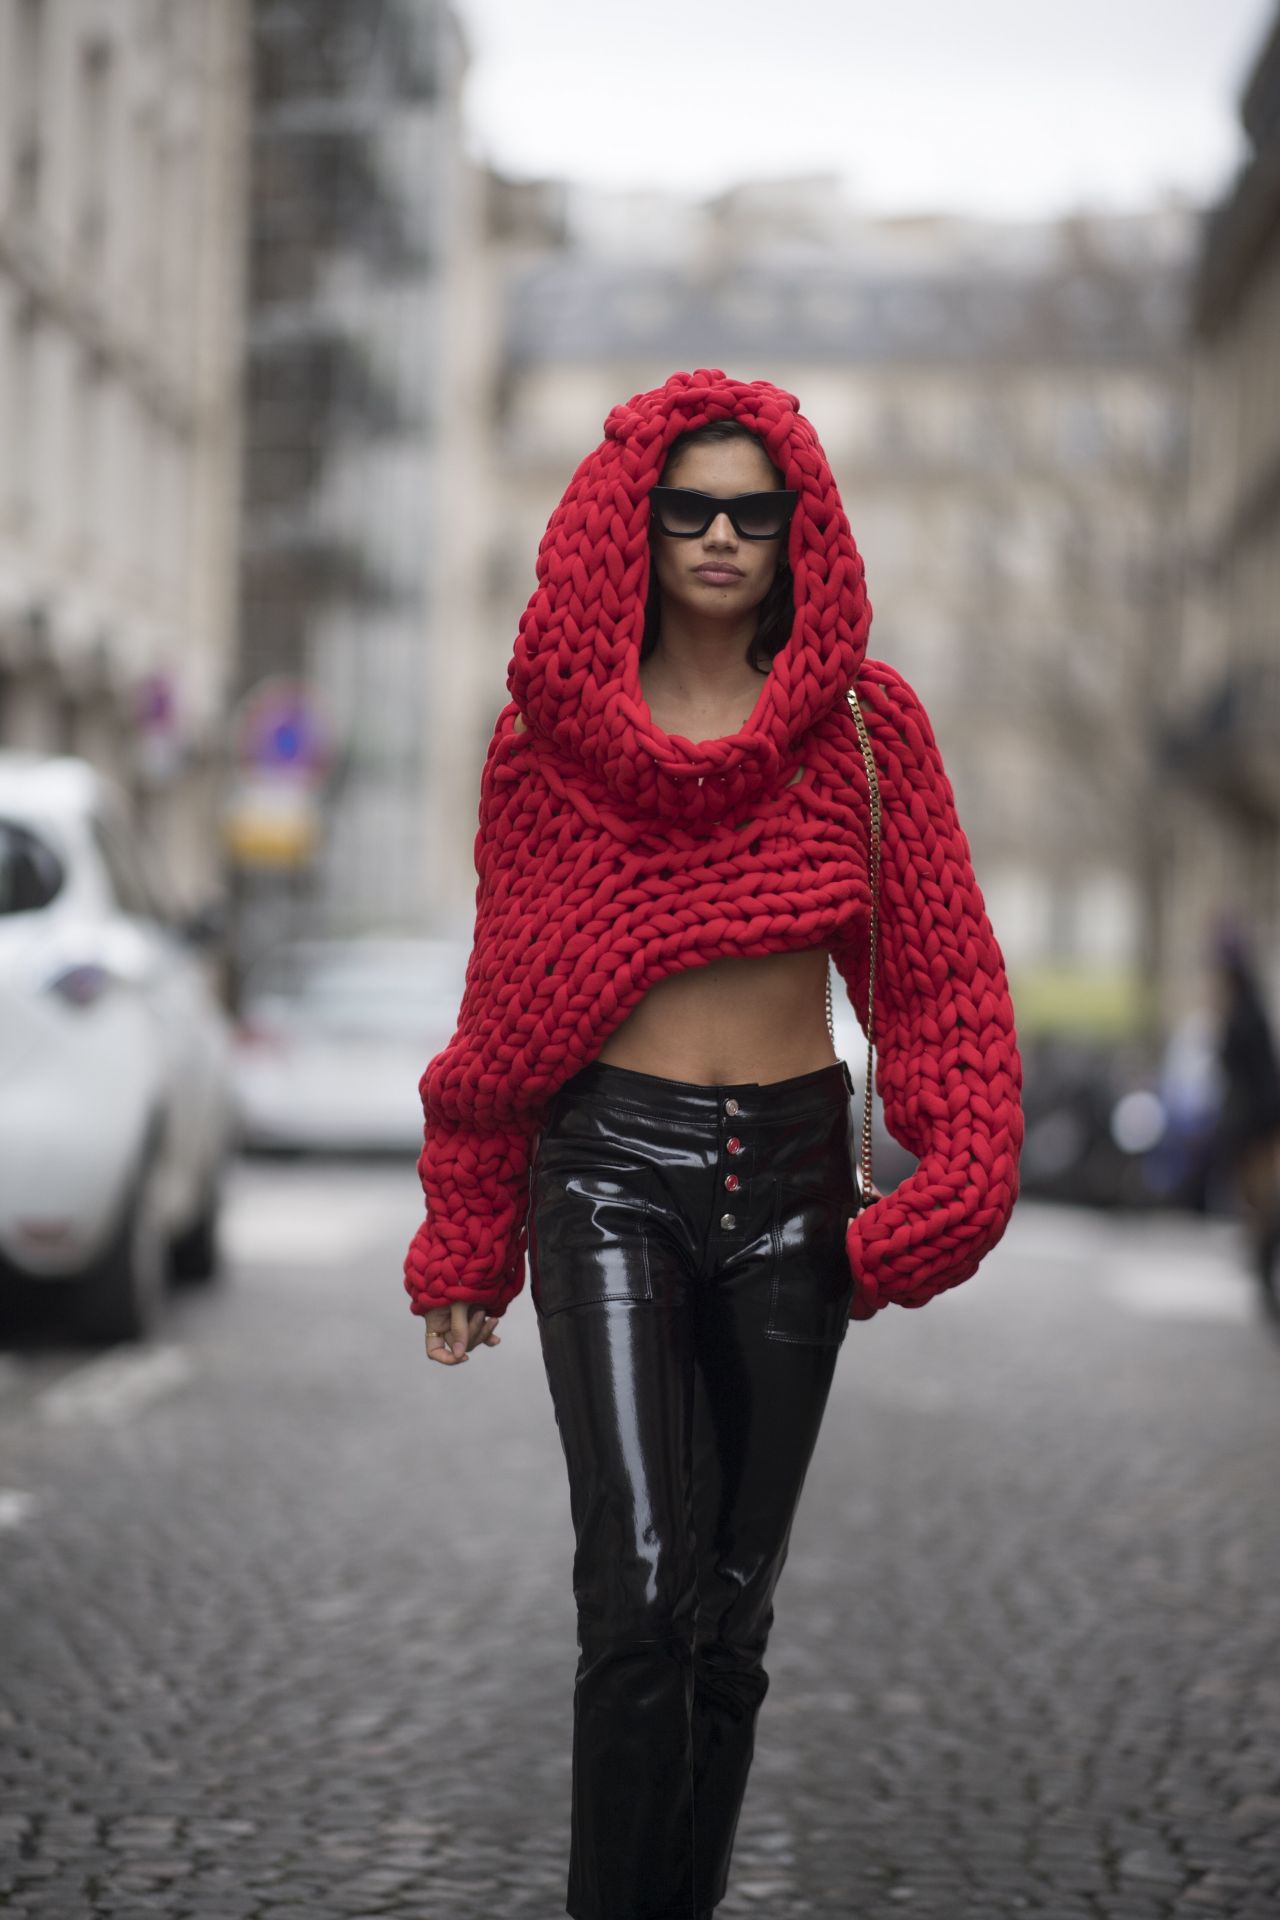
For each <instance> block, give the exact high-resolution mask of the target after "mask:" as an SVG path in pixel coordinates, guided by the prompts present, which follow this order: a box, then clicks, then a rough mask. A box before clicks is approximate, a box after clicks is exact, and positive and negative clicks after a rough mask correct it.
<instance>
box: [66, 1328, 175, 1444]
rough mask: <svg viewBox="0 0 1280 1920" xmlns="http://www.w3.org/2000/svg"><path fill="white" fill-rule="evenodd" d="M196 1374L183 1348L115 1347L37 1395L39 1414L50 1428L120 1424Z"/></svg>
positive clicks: (173, 1390)
mask: <svg viewBox="0 0 1280 1920" xmlns="http://www.w3.org/2000/svg"><path fill="white" fill-rule="evenodd" d="M194 1373H195V1368H194V1367H193V1365H192V1363H191V1360H190V1359H189V1357H188V1356H187V1354H186V1353H185V1352H184V1351H183V1349H182V1348H181V1347H176V1346H173V1347H152V1348H148V1349H147V1350H146V1351H145V1352H142V1353H139V1352H136V1351H134V1350H132V1349H126V1348H113V1349H112V1350H111V1352H109V1353H104V1354H102V1355H100V1356H99V1357H98V1358H97V1359H94V1360H90V1361H88V1362H87V1363H86V1364H85V1365H84V1366H82V1367H76V1368H75V1369H74V1370H73V1371H72V1372H71V1373H67V1374H64V1375H63V1377H62V1379H61V1380H59V1381H57V1383H56V1384H55V1385H54V1386H52V1387H46V1388H45V1390H44V1392H43V1393H40V1394H37V1395H36V1399H35V1408H36V1413H37V1415H38V1417H39V1418H40V1419H41V1420H43V1421H45V1422H46V1423H47V1424H48V1425H50V1426H72V1425H78V1424H80V1423H82V1422H83V1423H87V1424H94V1425H100V1426H120V1425H121V1424H122V1423H123V1422H124V1421H126V1420H132V1419H133V1418H134V1416H135V1415H136V1414H139V1413H141V1412H143V1411H144V1409H145V1408H147V1407H149V1406H153V1405H154V1404H155V1402H156V1401H157V1400H160V1399H163V1398H164V1396H165V1395H166V1394H169V1393H173V1392H175V1391H176V1390H177V1389H178V1388H179V1387H184V1386H186V1384H187V1382H188V1381H189V1380H191V1379H192V1378H193V1376H194Z"/></svg>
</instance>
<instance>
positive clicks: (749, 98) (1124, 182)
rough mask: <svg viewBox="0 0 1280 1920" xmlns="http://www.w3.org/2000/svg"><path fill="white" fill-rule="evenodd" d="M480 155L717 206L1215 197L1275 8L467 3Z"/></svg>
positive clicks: (1052, 208) (730, 0)
mask: <svg viewBox="0 0 1280 1920" xmlns="http://www.w3.org/2000/svg"><path fill="white" fill-rule="evenodd" d="M454 3H455V5H456V7H457V10H458V12H459V13H460V15H461V17H462V20H463V23H464V29H465V31H466V33H467V37H468V40H469V42H470V45H471V47H472V50H473V65H472V70H471V74H470V77H469V79H468V82H467V91H466V107H467V117H468V123H469V126H470V129H471V133H470V144H471V147H472V150H473V151H474V152H475V153H476V154H477V156H479V157H481V158H483V159H486V160H489V161H491V162H493V163H494V164H495V165H497V166H499V167H501V168H502V169H503V170H504V171H506V172H509V173H512V174H516V175H518V176H530V175H534V176H537V175H552V176H557V177H564V178H568V179H572V180H578V181H585V182H589V183H590V184H592V185H594V186H651V187H675V188H684V189H688V190H689V191H691V192H694V193H698V194H702V193H710V192H715V191H716V190H718V189H719V188H721V187H724V186H726V185H728V184H730V183H731V182H733V181H735V180H741V179H752V178H759V177H761V176H770V175H775V174H784V175H786V174H793V173H808V172H814V171H820V172H829V171H830V172H835V173H837V174H839V175H840V176H842V178H843V179H844V181H845V182H846V184H847V186H848V188H849V190H850V192H851V194H852V195H853V197H854V198H855V200H856V201H857V202H858V203H859V204H861V205H862V206H864V207H865V208H866V209H867V210H868V211H872V212H877V213H885V212H893V213H896V212H920V211H947V212H974V213H980V214H981V213H985V214H993V215H997V216H1000V215H1007V216H1013V217H1017V216H1020V215H1028V216H1034V215H1037V214H1041V213H1053V212H1057V211H1060V210H1062V209H1063V208H1064V207H1068V206H1078V205H1087V206H1091V207H1097V208H1107V209H1116V210H1118V209H1124V208H1130V207H1137V206H1141V205H1144V204H1147V203H1148V202H1149V201H1150V199H1151V198H1152V197H1153V196H1156V195H1158V194H1160V193H1161V192H1162V191H1164V190H1167V189H1175V190H1181V191H1183V192H1185V193H1189V194H1190V195H1192V196H1193V197H1194V198H1196V199H1197V200H1205V199H1210V198H1213V197H1215V196H1216V195H1217V193H1218V192H1219V191H1220V190H1221V189H1222V187H1223V186H1224V185H1225V184H1226V182H1227V181H1228V180H1229V179H1230V177H1231V175H1232V173H1233V171H1234V168H1235V166H1236V164H1237V163H1238V161H1239V159H1240V157H1241V156H1242V154H1243V152H1244V144H1243V137H1242V135H1241V132H1240V128H1239V119H1238V114H1237V106H1236V103H1237V99H1238V96H1239V92H1240V86H1241V83H1242V81H1243V78H1244V76H1245V74H1246V73H1247V72H1248V70H1249V68H1250V66H1251V64H1252V60H1253V57H1254V55H1255V54H1256V52H1257V51H1258V49H1259V48H1260V46H1261V44H1262V42H1263V40H1264V38H1265V36H1266V33H1267V31H1268V29H1269V26H1270V23H1271V21H1272V19H1273V18H1274V17H1275V13H1276V0H876V4H875V5H871V4H870V3H869V0H716V3H715V4H709V0H643V4H637V3H636V0H628V4H625V5H616V4H614V5H611V4H610V0H454Z"/></svg>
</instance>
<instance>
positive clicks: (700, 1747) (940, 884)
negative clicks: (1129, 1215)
mask: <svg viewBox="0 0 1280 1920" xmlns="http://www.w3.org/2000/svg"><path fill="white" fill-rule="evenodd" d="M797 408H798V402H797V401H796V399H795V397H794V395H791V394H788V393H786V392H784V391H783V390H781V389H780V388H778V387H775V386H772V385H770V384H769V383H768V382H767V381H764V380H755V381H749V382H741V381H736V380H731V379H728V378H727V377H726V376H725V375H724V374H723V373H721V372H719V371H708V370H705V369H704V370H701V371H699V372H697V373H692V374H689V373H677V374H673V375H672V376H671V378H670V379H669V380H668V381H667V382H666V384H665V385H664V386H663V387H660V388H658V389H656V390H654V391H653V392H650V393H644V394H637V395H635V396H634V397H633V398H632V399H631V400H630V401H629V402H628V403H627V404H626V405H619V406H616V407H614V408H613V409H612V411H611V412H610V414H609V416H608V418H607V420H606V421H605V438H604V440H603V442H602V444H601V445H600V446H599V447H597V448H596V449H595V450H594V451H593V452H592V453H590V454H589V455H588V456H587V457H586V458H584V459H583V461H582V462H581V463H580V465H579V466H578V468H577V470H576V472H575V473H574V475H573V478H572V480H571V481H570V483H569V486H568V489H567V490H566V492H565V494H564V497H563V499H562V500H561V502H560V504H559V506H558V507H557V508H556V510H555V512H554V513H553V514H552V516H551V520H550V523H549V524H548V527H547V531H546V535H545V537H544V539H543V541H542V543H541V546H540V548H539V552H538V563H537V578H538V586H537V589H536V591H535V593H534V594H533V597H532V598H531V600H530V602H529V605H528V608H527V609H526V612H525V614H524V616H523V618H522V620H521V623H520V632H519V635H518V638H517V641H516V647H515V654H514V657H513V659H512V661H511V664H510V666H509V668H508V674H507V686H508V689H509V691H510V693H511V695H512V698H511V700H510V702H509V703H508V704H507V705H506V706H504V707H503V709H502V711H501V713H500V714H499V716H498V722H497V726H496V729H495V732H494V735H493V738H492V741H491V743H490V747H489V752H488V755H487V757H486V761H485V768H484V773H483V776H482V780H481V793H480V831H479V834H478V836H477V840H476V862H477V869H478V875H479V883H480V884H479V888H478V891H477V908H476V933H475V946H474V952H473V955H472V960H471V964H470V966H469V968H468V976H467V987H466V991H465V993H464V996H463V1002H462V1007H461V1011H460V1015H459V1022H458V1030H457V1032H456V1034H455V1035H454V1038H453V1039H452V1041H451V1042H450V1044H449V1046H448V1047H447V1048H446V1049H445V1050H444V1051H443V1052H442V1053H441V1054H439V1055H437V1056H436V1058H435V1059H433V1060H432V1061H431V1062H430V1063H429V1065H428V1067H427V1069H426V1072H425V1073H424V1074H423V1076H422V1081H421V1092H422V1097H423V1105H424V1111H425V1116H426V1133H425V1142H424V1147H423V1152H422V1156H421V1159H420V1162H419V1171H420V1173H421V1176H422V1182H423V1187H424V1190H425V1193H426V1198H427V1216H426V1219H425V1221H424V1222H423V1224H422V1226H421V1227H420V1229H419V1231H418V1233H417V1234H415V1236H414V1240H413V1244H412V1246H411V1247H410V1249H409V1253H408V1256H407V1258H406V1262H405V1283H406V1286H407V1288H408V1291H409V1293H410V1296H411V1299H412V1303H413V1310H414V1311H415V1312H416V1313H419V1314H421V1315H422V1316H423V1317H424V1319H425V1321H426V1344H427V1352H428V1355H429V1356H430V1357H431V1358H433V1359H435V1360H438V1361H439V1362H440V1363H441V1364H444V1365H457V1364H464V1363H465V1362H466V1359H467V1357H468V1354H469V1352H470V1350H471V1349H472V1348H474V1347H476V1346H478V1345H480V1344H485V1343H487V1344H489V1345H492V1344H494V1343H495V1342H496V1341H497V1339H498V1337H499V1336H498V1335H497V1333H496V1332H495V1331H494V1329H495V1326H496V1323H497V1320H498V1319H499V1318H500V1317H501V1315H502V1314H503V1313H504V1312H505V1311H506V1309H507V1307H508V1306H509V1304H510V1302H511V1300H512V1299H513V1298H514V1297H515V1295H516V1294H517V1293H518V1292H519V1291H520V1288H521V1286H522V1284H523V1279H524V1271H523V1264H524V1263H523V1256H524V1252H525V1249H526V1246H527V1249H528V1254H529V1271H530V1292H531V1295H532V1300H533V1306H534V1309H535V1312H536V1315H537V1323H538V1333H539V1338H540V1342H541V1348H542V1356H543V1361H544V1365H545V1369H546V1375H547V1380H548V1384H549V1387H550V1392H551V1397H552V1402H553V1406H554V1411H555V1418H556V1421H557V1424H558V1428H559V1434H560V1439H561V1443H562V1447H563V1451H564V1455H565V1460H566V1463H567V1467H568V1478H569V1499H570V1509H571V1514H572V1519H573V1525H574V1531H575V1539H576V1551H575V1556H574V1563H573V1591H574V1596H575V1599H576V1603H577V1617H578V1641H579V1655H580V1657H579V1661H578V1670H577V1680H576V1686H575V1691H574V1735H573V1785H572V1831H571V1837H570V1859H569V1877H568V1890H567V1911H568V1912H569V1913H570V1914H571V1915H573V1916H575V1920H621V1917H622V1916H623V1915H626V1916H628V1920H646V1917H649V1920H659V1917H660V1916H664V1917H665V1916H674V1915H677V1914H678V1915H681V1916H684V1917H685V1920H694V1917H695V1916H699V1917H703V1916H706V1915H708V1914H710V1912H711V1911H712V1909H713V1908H714V1907H715V1906H716V1904H717V1903H718V1902H719V1901H720V1900H721V1899H722V1897H723V1896H724V1893H725V1889H726V1885H727V1882H728V1875H729V1863H730V1855H731V1852H732V1849H733V1844H734V1836H735V1831H736V1828H737V1823H738V1815H739V1811H740V1808H741V1805H742V1799H743V1794H744V1792H745V1789H746V1784H747V1776H748V1772H749V1770H750V1766H751V1761H752V1754H753V1748H754V1741H755V1729H756V1720H757V1716H758V1713H759V1710H760V1706H761V1703H762V1701H763V1699H764V1695H765V1692H766V1689H767V1687H768V1684H769V1679H768V1675H767V1673H766V1671H765V1668H764V1654H765V1649H766V1645H767V1642H768V1638H769V1634H770V1630H771V1626H772V1622H773V1599H774V1592H775V1588H776V1586H777V1582H778V1578H779V1575H780V1573H781V1571H782V1567H783V1563H784V1561H785V1559H786V1556H787V1551H788V1544H789V1540H790V1535H791V1528H792V1522H793V1520H794V1517H795V1514H796V1510H797V1506H798V1502H799V1498H800V1492H801V1487H802V1485H803V1482H804V1479H805V1475H806V1471H807V1468H808V1464H809V1460H810V1457H811V1455H812V1452H813V1448H814V1445H815V1443H816V1441H817V1437H818V1432H819V1427H820V1425H821V1422H822V1418H823V1413H824V1409H825V1406H826V1402H827V1398H828V1393H829V1389H830V1387H831V1384H832V1379H833V1375H834V1371H835V1367H836V1362H837V1359H838V1356H839V1351H840V1347H841V1344H842V1342H843V1340H844V1337H845V1334H846V1333H847V1331H848V1324H849V1321H850V1319H851V1318H852V1319H856V1320H859V1321H861V1320H867V1319H870V1318H871V1317H872V1315H873V1314H875V1313H876V1312H877V1311H878V1310H879V1309H880V1308H881V1307H883V1306H885V1305H887V1304H889V1303H891V1302H897V1303H898V1304H900V1305H902V1306H905V1307H920V1306H923V1305H924V1304H925V1303H926V1302H927V1301H928V1300H930V1299H931V1298H933V1297H934V1296H935V1295H936V1294H938V1293H940V1292H941V1291H943V1290H944V1289H945V1288H949V1287H953V1286H956V1285H957V1284H958V1283H959V1282H960V1281H962V1280H964V1279H966V1278H968V1277H969V1275H971V1274H972V1273H974V1272H975V1271H976V1269H977V1267H978V1264H979V1262H980V1260H981V1259H982V1258H983V1256H984V1255H985V1253H986V1252H987V1251H988V1249H989V1248H990V1247H992V1246H993V1245H994V1244H995V1242H996V1241H997V1240H998V1239H999V1238H1000V1235H1001V1234H1002V1233H1003V1231H1004V1228H1005V1225H1006V1223H1007V1221H1008V1218H1009V1215H1010V1212H1011V1209H1012V1207H1013V1203H1014V1199H1015V1197H1016V1193H1017V1160H1018V1152H1019V1148H1020V1145H1021V1140H1022V1112H1021V1105H1020V1098H1019V1091H1020V1087H1021V1063H1020V1060H1019V1055H1018V1050H1017V1045H1016V1040H1015V1035H1014V1024H1013V1012H1012V1006H1011V1002H1010V997H1009V991H1008V985H1007V982H1006V979H1005V973H1004V967H1003V962H1002V958H1001V954H1000V949H999V947H998V946H997V944H996V941H995V938H994V935H993V933H992V929H991V926H990V924H989V922H988V920H987V917H986V914H985V911H984V908H983V903H982V896H981V894H980V893H979V891H978V887H977V884H976V882H975V879H974V874H973V869H972V866H971V864H970V859H969V851H968V845H967V842H966V840H965V837H964V834H963V832H962V831H961V828H960V825H959V822H958V820H957V818H956V814H955V807H954V802H953V797H952V791H951V786H950V783H949V781H948V779H947V776H946V774H945V772H944V770H943V767H942V762H941V758H940V756H939V754H938V750H937V746H936V744H935V741H934V738H933V733H932V730H931V728H930V725H929V720H928V717H927V715H926V713H925V710H924V708H923V706H922V705H921V703H920V700H919V699H918V697H917V696H916V694H915V693H914V692H913V691H912V689H911V688H910V686H909V685H908V684H907V682H906V681H905V680H904V679H903V678H902V676H901V675H900V674H899V673H898V672H897V671H896V670H895V669H894V668H892V667H890V666H888V665H887V664H885V663H884V662H882V661H876V660H868V659H866V658H865V650H866V640H867V633H868V629H869V626H870V616H871V607H870V602H869V601H868V599H867V596H866V591H865V586H864V579H863V566H862V561H861V557H860V555H859V554H858V551H857V549H856V547H855V546H854V543H853V538H852V535H851V533H850V529H849V523H848V521H847V519H846V518H845V515H844V510H843V507H842V505H841V502H840V497H839V494H838V492H837V489H836V485H835V481H834V479H833V477H832V474H831V471H830V468H829V467H828V465H827V462H826V459H825V457H824V455H823V453H822V450H821V448H820V446H819V444H818V441H817V437H816V435H815V434H814V431H813V428H812V427H811V426H810V424H809V422H808V421H807V420H806V419H805V418H804V417H803V415H801V414H800V413H799V412H798V411H797ZM851 690H853V691H852V692H851ZM864 710H865V712H864ZM877 927H878V930H879V931H878V935H877V931H876V929H877ZM832 961H834V964H835V966H836V968H837V970H838V971H839V973H840V975H841V977H842V979H843V980H844V983H845V985H846V987H847V989H848V992H849V994H850V997H851V1000H852V1002H853V1005H854V1008H855V1011H856V1013H857V1015H858V1017H859V1019H860V1020H861V1022H862V1024H863V1026H864V1028H865V1029H866V1030H867V1031H868V1035H869V1036H870V1035H871V1034H872V1031H874V1038H875V1042H876V1045H877V1047H878V1058H879V1067H878V1072H877V1075H876V1079H877V1084H878V1087H879V1091H880V1095H881V1098H882V1100H883V1102H884V1110H885V1119H886V1123H887V1125H888V1127H889V1129H890V1131H891V1132H892V1133H893V1134H894V1136H895V1137H896V1138H897V1139H899V1140H900V1141H901V1142H902V1144H903V1145H904V1146H905V1147H906V1148H907V1149H908V1150H909V1151H910V1152H911V1153H913V1154H914V1155H916V1157H917V1159H918V1161H919V1165H918V1167H917V1169H916V1171H915V1172H914V1173H913V1174H912V1175H911V1176H910V1177H909V1178H908V1179H907V1180H905V1181H904V1182H903V1183H902V1184H901V1185H900V1186H899V1187H897V1188H895V1189H894V1191H893V1192H892V1193H890V1194H887V1195H885V1196H877V1195H876V1194H875V1192H874V1189H872V1188H870V1187H868V1186H866V1185H865V1184H864V1185H863V1187H862V1188H861V1190H860V1186H859V1171H858V1169H857V1168H856V1166H855V1154H854V1138H853V1133H854V1129H853V1115H852V1106H853V1101H852V1094H853V1079H852V1076H851V1073H850V1069H849V1066H848V1063H847V1062H846V1061H844V1060H843V1059H840V1058H839V1057H837V1055H836V1053H835V1049H834V1045H833V1031H832V1019H831V1002H830V965H831V962H832ZM873 983H874V984H873ZM824 1008H825V1016H826V1017H825V1020H824ZM864 1091H865V1092H866V1095H867V1100H868V1103H869V1083H868V1087H867V1089H865V1090H864ZM868 1111H869V1105H864V1126H865V1122H866V1117H867V1114H868ZM867 1170H868V1169H867V1161H866V1158H865V1156H864V1158H863V1162H862V1169H861V1172H862V1176H863V1180H864V1183H865V1176H866V1173H867Z"/></svg>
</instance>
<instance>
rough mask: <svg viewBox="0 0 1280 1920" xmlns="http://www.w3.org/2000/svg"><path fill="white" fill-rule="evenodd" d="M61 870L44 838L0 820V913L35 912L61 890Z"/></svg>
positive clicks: (62, 874) (60, 865)
mask: <svg viewBox="0 0 1280 1920" xmlns="http://www.w3.org/2000/svg"><path fill="white" fill-rule="evenodd" d="M63 878H64V869H63V865H62V862H61V860H60V859H59V858H58V856H57V854H56V853H55V852H54V851H53V848H52V847H51V846H50V845H49V844H48V842H47V841H45V840H42V839H41V838H40V836H39V834H38V833H33V832H32V831H31V829H30V827H24V826H21V825H19V823H18V822H17V821H16V820H0V913H35V912H38V911H39V909H40V908H41V907H47V906H48V905H49V902H50V901H51V900H53V899H54V898H55V897H56V895H57V894H58V893H59V892H60V891H61V888H62V882H63Z"/></svg>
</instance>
